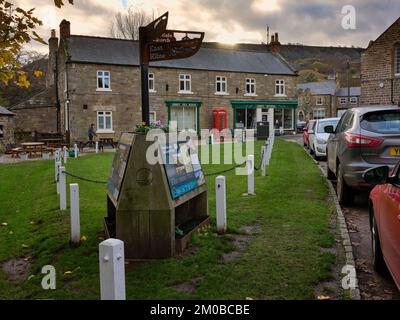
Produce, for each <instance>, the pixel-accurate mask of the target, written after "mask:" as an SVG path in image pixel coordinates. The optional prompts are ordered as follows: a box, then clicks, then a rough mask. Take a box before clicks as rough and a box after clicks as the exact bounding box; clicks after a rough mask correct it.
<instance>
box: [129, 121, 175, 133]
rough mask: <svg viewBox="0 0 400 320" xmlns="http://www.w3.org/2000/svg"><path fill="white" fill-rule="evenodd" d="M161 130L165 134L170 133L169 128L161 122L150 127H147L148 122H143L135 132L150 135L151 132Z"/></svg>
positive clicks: (156, 122) (137, 126)
mask: <svg viewBox="0 0 400 320" xmlns="http://www.w3.org/2000/svg"><path fill="white" fill-rule="evenodd" d="M155 129H161V130H162V131H164V132H165V133H168V132H169V127H168V126H164V125H163V123H162V121H161V120H158V121H155V122H153V123H151V124H150V125H147V124H146V122H141V123H140V124H138V125H136V129H135V132H137V133H148V132H149V131H150V130H155Z"/></svg>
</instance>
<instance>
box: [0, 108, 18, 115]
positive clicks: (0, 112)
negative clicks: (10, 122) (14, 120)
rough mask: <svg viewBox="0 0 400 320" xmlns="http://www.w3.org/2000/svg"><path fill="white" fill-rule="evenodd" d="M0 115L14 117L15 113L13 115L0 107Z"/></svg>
mask: <svg viewBox="0 0 400 320" xmlns="http://www.w3.org/2000/svg"><path fill="white" fill-rule="evenodd" d="M0 115H2V116H14V115H15V113H13V112H11V111H9V110H7V109H6V108H4V107H2V106H0Z"/></svg>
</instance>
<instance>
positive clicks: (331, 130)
mask: <svg viewBox="0 0 400 320" xmlns="http://www.w3.org/2000/svg"><path fill="white" fill-rule="evenodd" d="M324 131H325V133H330V134H332V133H335V128H334V127H333V126H326V127H325V128H324Z"/></svg>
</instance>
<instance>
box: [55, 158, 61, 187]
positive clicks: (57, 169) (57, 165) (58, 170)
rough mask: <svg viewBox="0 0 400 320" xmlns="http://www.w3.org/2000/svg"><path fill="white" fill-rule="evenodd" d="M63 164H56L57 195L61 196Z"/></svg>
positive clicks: (59, 162)
mask: <svg viewBox="0 0 400 320" xmlns="http://www.w3.org/2000/svg"><path fill="white" fill-rule="evenodd" d="M61 166H62V164H61V161H58V162H56V172H57V173H56V175H57V176H56V184H57V194H60V168H61Z"/></svg>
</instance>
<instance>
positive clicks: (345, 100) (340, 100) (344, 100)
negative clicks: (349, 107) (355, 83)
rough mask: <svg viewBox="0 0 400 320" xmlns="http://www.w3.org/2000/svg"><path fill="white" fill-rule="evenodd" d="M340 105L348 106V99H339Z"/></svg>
mask: <svg viewBox="0 0 400 320" xmlns="http://www.w3.org/2000/svg"><path fill="white" fill-rule="evenodd" d="M339 103H340V104H346V103H347V98H344V97H342V98H339Z"/></svg>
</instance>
